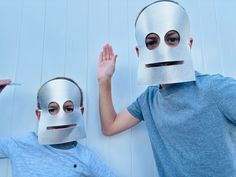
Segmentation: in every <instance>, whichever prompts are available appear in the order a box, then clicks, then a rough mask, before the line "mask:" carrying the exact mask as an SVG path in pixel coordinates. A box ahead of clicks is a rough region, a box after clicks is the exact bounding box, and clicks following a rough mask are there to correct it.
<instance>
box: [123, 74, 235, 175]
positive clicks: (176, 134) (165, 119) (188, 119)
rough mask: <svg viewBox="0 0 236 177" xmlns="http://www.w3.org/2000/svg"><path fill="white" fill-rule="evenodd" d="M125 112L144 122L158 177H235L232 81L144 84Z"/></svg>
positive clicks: (213, 78) (206, 79) (202, 77)
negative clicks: (145, 87)
mask: <svg viewBox="0 0 236 177" xmlns="http://www.w3.org/2000/svg"><path fill="white" fill-rule="evenodd" d="M127 109H128V111H129V112H130V113H131V114H132V115H133V116H134V117H136V118H138V119H140V120H144V121H145V123H146V127H147V130H148V133H149V137H150V140H151V144H152V149H153V153H154V158H155V161H156V164H157V168H158V171H159V175H160V177H236V126H235V125H236V81H235V80H234V79H232V78H228V77H223V76H221V75H200V74H199V73H197V74H196V81H194V82H186V83H179V84H172V85H170V86H169V87H167V88H165V89H159V88H158V87H157V86H150V87H148V88H147V89H146V91H145V92H144V93H143V94H141V96H139V97H138V98H137V99H136V101H135V102H134V103H133V104H131V105H130V106H129V107H128V108H127Z"/></svg>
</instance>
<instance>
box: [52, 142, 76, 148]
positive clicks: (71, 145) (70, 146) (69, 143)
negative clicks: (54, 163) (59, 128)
mask: <svg viewBox="0 0 236 177" xmlns="http://www.w3.org/2000/svg"><path fill="white" fill-rule="evenodd" d="M76 145H77V141H71V142H67V143H61V144H52V145H50V146H51V147H53V148H56V149H72V148H74V147H75V146H76Z"/></svg>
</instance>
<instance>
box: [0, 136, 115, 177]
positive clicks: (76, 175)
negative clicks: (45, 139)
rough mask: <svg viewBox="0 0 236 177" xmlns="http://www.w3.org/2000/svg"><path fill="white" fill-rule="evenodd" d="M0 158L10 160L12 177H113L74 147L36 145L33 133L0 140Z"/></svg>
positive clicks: (91, 154)
mask: <svg viewBox="0 0 236 177" xmlns="http://www.w3.org/2000/svg"><path fill="white" fill-rule="evenodd" d="M0 158H9V159H10V161H11V165H12V175H13V177H115V175H114V174H113V172H112V171H111V170H110V169H109V168H108V167H107V166H106V165H105V164H104V163H103V162H102V161H101V160H100V158H99V157H98V156H97V155H96V154H95V153H94V152H93V151H91V150H90V149H88V148H87V147H85V146H83V145H81V144H79V143H77V145H76V146H75V147H74V148H71V149H57V148H54V147H52V146H49V145H39V144H38V139H37V136H36V134H35V133H33V132H30V133H29V134H27V135H26V136H25V137H23V138H21V139H13V138H3V139H0Z"/></svg>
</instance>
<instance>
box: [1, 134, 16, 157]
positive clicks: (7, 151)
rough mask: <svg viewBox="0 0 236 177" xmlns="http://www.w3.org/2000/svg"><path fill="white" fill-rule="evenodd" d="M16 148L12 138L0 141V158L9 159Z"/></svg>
mask: <svg viewBox="0 0 236 177" xmlns="http://www.w3.org/2000/svg"><path fill="white" fill-rule="evenodd" d="M15 148H16V143H15V141H14V140H13V139H12V138H1V139H0V158H10V157H11V155H12V152H13V151H14V149H15Z"/></svg>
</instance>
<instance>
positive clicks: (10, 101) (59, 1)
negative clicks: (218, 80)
mask: <svg viewBox="0 0 236 177" xmlns="http://www.w3.org/2000/svg"><path fill="white" fill-rule="evenodd" d="M150 2H152V1H151V0H0V79H6V78H9V79H12V80H13V81H14V82H18V83H21V84H22V85H21V86H15V87H14V86H9V87H7V89H5V90H4V91H3V92H2V93H1V95H0V112H1V113H0V137H9V136H20V135H22V134H24V133H26V132H28V131H30V130H35V129H36V128H37V124H36V119H35V115H34V110H35V108H36V92H37V89H38V88H39V86H40V85H41V84H42V83H43V82H45V81H47V80H48V79H51V78H52V77H55V76H67V77H71V78H73V79H74V80H75V81H77V82H78V83H79V85H80V86H81V87H82V89H83V91H84V95H85V107H86V112H85V118H86V128H87V139H86V140H83V141H82V143H84V144H87V145H88V146H89V147H91V148H92V149H94V151H96V152H97V153H99V154H100V156H101V157H102V158H103V159H104V160H105V161H106V163H107V164H109V165H110V167H111V168H112V169H113V170H114V171H115V173H116V174H117V175H118V176H119V177H158V173H157V171H156V167H155V164H154V160H153V156H152V150H151V146H150V142H149V139H148V135H147V132H146V127H145V124H144V123H141V124H139V125H138V126H136V127H135V128H133V129H130V130H128V131H126V132H123V133H121V134H119V135H115V136H112V137H105V136H103V135H102V134H101V131H100V122H99V112H98V84H97V79H96V67H97V60H98V55H99V53H100V50H101V48H102V46H103V45H104V44H105V43H107V42H109V43H111V44H112V45H113V47H114V50H115V52H116V53H117V54H118V59H117V67H116V73H115V75H114V77H113V88H112V90H113V100H114V105H115V107H116V110H117V111H121V110H122V109H123V108H124V107H126V106H128V105H129V104H130V103H131V102H132V101H134V100H135V98H136V97H137V96H138V95H139V94H140V93H141V91H143V89H144V88H145V87H142V86H138V85H137V82H136V72H137V65H138V60H137V57H136V54H135V50H134V47H135V45H136V42H135V38H134V20H135V17H136V15H137V14H138V12H139V10H140V9H141V8H142V7H144V6H145V5H146V4H148V3H150ZM178 2H180V3H181V4H182V5H183V6H184V7H185V8H186V10H187V11H188V13H189V16H190V20H191V26H192V36H193V38H194V45H193V49H192V54H193V61H194V65H195V68H196V69H197V70H199V71H201V72H205V73H221V74H224V75H227V76H232V77H235V78H236V70H235V68H236V20H235V18H236V12H235V9H236V1H235V0H224V1H222V0H191V1H189V0H179V1H178ZM10 176H11V170H10V165H9V162H8V161H7V160H0V177H10Z"/></svg>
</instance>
